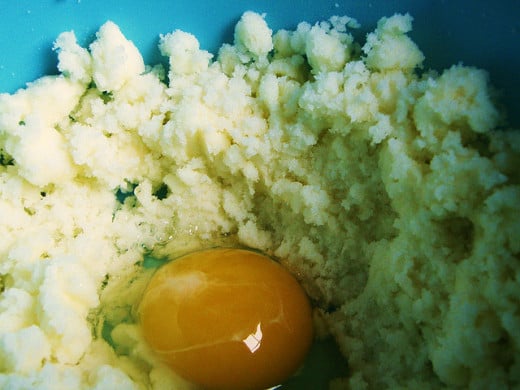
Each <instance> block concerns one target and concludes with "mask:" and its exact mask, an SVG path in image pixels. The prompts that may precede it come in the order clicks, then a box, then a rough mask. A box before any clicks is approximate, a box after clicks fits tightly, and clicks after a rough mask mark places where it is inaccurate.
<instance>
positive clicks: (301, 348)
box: [139, 248, 313, 389]
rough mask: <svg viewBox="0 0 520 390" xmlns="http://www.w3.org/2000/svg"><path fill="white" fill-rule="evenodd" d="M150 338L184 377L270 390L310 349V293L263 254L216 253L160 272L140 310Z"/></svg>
mask: <svg viewBox="0 0 520 390" xmlns="http://www.w3.org/2000/svg"><path fill="white" fill-rule="evenodd" d="M139 315H140V321H141V327H142V331H143V334H144V338H145V340H146V341H147V342H148V343H149V345H150V346H151V348H152V349H153V350H154V351H155V352H156V353H158V354H159V356H160V357H161V358H162V360H163V361H164V362H166V363H167V364H168V365H169V366H170V367H171V368H172V369H173V370H175V371H176V372H177V373H178V374H180V375H181V376H183V377H184V378H186V379H187V380H189V381H191V382H193V383H195V384H199V385H201V386H203V387H204V388H211V389H266V388H268V387H270V386H274V385H277V384H279V383H280V382H282V381H283V380H285V379H287V378H288V377H290V376H291V375H292V374H293V373H294V371H295V370H297V369H298V368H299V366H300V365H301V364H302V362H303V360H304V358H305V355H306V353H307V351H308V349H309V347H310V345H311V342H312V336H313V329H312V318H311V308H310V304H309V301H308V299H307V296H306V295H305V292H304V291H303V289H302V288H301V286H300V285H299V284H298V282H297V281H296V280H295V279H294V278H293V276H292V275H291V274H290V273H289V272H287V271H286V270H285V269H284V268H283V267H281V266H280V265H279V264H278V263H276V262H275V261H273V260H271V259H270V258H268V257H266V256H263V255H261V254H258V253H256V252H252V251H248V250H241V249H222V248H221V249H210V250H205V251H200V252H196V253H192V254H189V255H186V256H184V257H181V258H179V259H176V260H173V261H171V262H169V263H168V264H166V265H164V266H163V267H161V268H160V269H159V270H158V271H157V272H156V274H155V275H154V276H153V278H152V279H151V281H150V283H149V285H148V287H147V289H146V290H145V293H144V295H143V298H142V301H141V303H140V306H139Z"/></svg>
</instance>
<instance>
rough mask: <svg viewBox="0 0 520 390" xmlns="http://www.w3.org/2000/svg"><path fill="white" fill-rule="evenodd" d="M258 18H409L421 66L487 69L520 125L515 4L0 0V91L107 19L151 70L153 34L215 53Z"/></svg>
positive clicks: (33, 74)
mask: <svg viewBox="0 0 520 390" xmlns="http://www.w3.org/2000/svg"><path fill="white" fill-rule="evenodd" d="M249 9H251V10H255V11H257V12H265V13H266V14H267V21H268V22H269V24H270V26H271V27H272V28H273V29H275V30H276V29H279V28H292V27H295V26H296V24H297V23H298V22H299V21H302V20H306V21H308V22H311V23H313V22H316V21H319V20H324V19H327V18H329V17H330V16H332V15H336V14H338V15H344V14H347V15H349V16H352V17H355V18H357V19H358V20H359V21H360V22H361V23H362V24H363V28H362V29H361V31H360V35H361V38H362V37H363V35H364V33H366V32H367V31H368V30H370V29H372V28H373V27H374V26H375V23H376V21H377V20H378V19H379V18H380V17H382V16H385V15H391V14H393V13H395V12H409V13H410V14H412V16H414V18H415V23H414V31H413V32H412V37H413V38H414V40H415V41H416V42H417V43H418V44H419V46H420V48H421V49H422V50H423V51H424V53H425V55H426V57H427V59H428V60H427V62H426V66H427V67H433V68H435V69H443V68H445V67H448V66H450V65H452V64H454V63H458V62H463V63H464V64H467V65H473V66H478V67H482V68H485V69H488V70H489V72H490V74H491V79H492V80H493V82H494V84H495V85H496V86H497V87H498V88H499V89H500V90H501V92H502V101H503V102H504V103H505V104H506V106H507V107H508V109H509V111H510V113H513V112H516V113H517V114H516V115H514V116H513V120H514V122H515V124H517V125H520V121H519V118H520V114H518V111H520V110H519V108H520V107H519V102H520V77H519V76H520V70H519V69H520V39H519V37H520V35H519V34H520V1H518V0H496V1H489V0H472V1H468V0H451V1H448V0H402V1H396V0H366V1H365V0H321V1H310V0H277V1H271V0H256V1H254V0H242V1H241V0H235V1H229V0H227V1H223V0H213V1H203V0H190V1H179V0H155V1H137V0H136V1H133V0H131V1H125V0H52V1H51V0H17V1H6V0H0V92H14V91H15V90H16V89H18V88H20V87H23V86H24V85H25V83H26V82H28V81H32V80H34V79H36V78H37V77H39V76H42V75H44V74H49V73H55V72H56V70H55V69H56V56H55V53H53V52H52V44H53V41H54V40H55V38H56V36H57V35H58V34H59V33H60V32H62V31H65V30H74V31H75V32H76V35H77V36H78V39H79V41H80V42H81V43H83V44H87V43H88V42H90V41H91V40H92V38H93V36H94V33H95V31H96V30H97V29H98V28H99V26H100V25H101V24H102V23H104V22H105V21H107V20H112V21H114V22H116V23H117V24H119V25H120V27H121V29H122V30H123V33H124V34H125V35H126V36H127V37H128V38H130V39H131V40H133V41H134V42H135V44H136V45H137V46H138V47H139V49H140V50H141V52H142V53H143V54H144V57H145V60H146V61H147V62H148V63H157V62H158V61H159V60H160V55H159V53H158V50H157V42H158V37H159V34H161V33H163V34H165V33H168V32H171V31H173V30H175V29H182V30H185V31H188V32H191V33H193V34H194V35H196V36H197V37H198V38H199V40H200V42H201V46H202V47H203V48H204V49H207V50H210V51H212V52H215V51H216V50H217V49H218V47H219V46H220V45H221V44H222V43H223V42H230V41H231V40H232V32H233V27H234V24H235V23H236V21H237V20H238V18H239V17H240V15H241V13H242V12H243V11H245V10H249Z"/></svg>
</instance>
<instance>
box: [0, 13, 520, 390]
mask: <svg viewBox="0 0 520 390" xmlns="http://www.w3.org/2000/svg"><path fill="white" fill-rule="evenodd" d="M411 23H412V18H411V17H410V16H409V15H394V16H392V17H389V18H383V19H381V20H380V21H379V23H378V25H377V28H376V29H375V31H374V32H372V33H370V34H368V36H367V37H366V42H356V41H355V40H354V38H353V36H352V30H353V29H354V28H356V27H357V23H356V21H355V20H353V19H351V18H348V17H334V18H332V19H330V21H327V22H322V23H318V24H316V25H310V24H308V23H301V24H299V25H298V27H297V29H296V30H295V31H285V30H281V31H278V32H276V33H274V34H273V32H272V31H271V29H269V27H268V25H267V24H266V22H265V20H264V19H263V17H262V16H261V15H258V14H255V13H252V12H246V13H245V14H244V15H243V17H242V19H241V20H240V21H239V22H238V24H237V26H236V29H235V42H234V44H233V45H228V44H224V45H223V46H222V47H221V49H220V51H219V52H218V55H217V56H216V57H215V58H213V57H212V55H211V54H209V53H208V52H206V51H204V50H201V49H200V48H199V44H198V41H197V39H196V38H195V37H194V36H192V35H190V34H188V33H186V32H182V31H175V32H173V33H171V34H167V35H164V36H162V37H161V41H160V50H161V52H162V53H163V54H164V55H165V56H166V57H168V59H169V68H168V70H167V71H166V70H164V69H163V68H162V67H161V66H155V67H148V66H145V64H144V62H143V59H142V57H141V55H140V54H139V52H138V50H137V49H136V47H135V46H134V45H133V44H132V43H131V42H130V41H128V40H127V39H125V37H124V36H123V35H122V33H121V32H120V30H119V29H118V27H117V26H116V25H115V24H113V23H111V22H107V23H106V24H105V25H103V26H102V27H101V28H100V30H99V32H98V33H97V38H96V40H95V41H94V42H93V43H92V44H91V45H90V47H89V48H83V47H80V46H79V45H78V44H77V43H76V38H75V36H74V33H73V32H65V33H63V34H61V35H60V36H59V37H58V38H57V40H56V46H55V48H56V51H57V53H58V58H59V70H60V72H61V73H60V75H58V76H47V77H44V78H42V79H40V80H37V81H35V82H34V83H31V84H30V85H28V87H27V88H26V89H23V90H20V91H18V92H17V93H15V94H12V95H9V94H1V95H0V162H1V164H0V237H1V239H0V388H5V389H28V388H38V389H50V388H53V389H55V388H68V389H87V388H88V389H108V388H117V389H121V390H122V389H147V388H152V389H164V388H176V389H184V388H190V387H191V385H190V384H187V383H185V382H184V381H183V380H182V379H180V378H178V377H176V376H175V375H174V374H172V373H171V372H169V371H168V370H167V369H165V368H164V367H163V366H162V365H161V364H160V363H158V362H157V361H156V360H155V358H154V357H153V356H152V354H151V353H150V352H149V350H148V349H147V347H146V346H145V345H144V344H143V342H142V338H141V336H140V333H139V328H138V325H137V324H136V323H135V312H134V305H135V302H136V301H138V298H139V293H140V291H141V289H142V286H143V285H144V284H145V281H146V275H149V273H150V272H151V271H150V270H149V269H148V268H147V267H146V263H147V261H148V262H150V261H153V258H155V259H161V258H162V257H164V256H166V255H168V256H176V255H179V254H182V253H185V252H187V251H190V250H194V249H201V248H204V247H208V246H214V245H240V246H248V247H252V248H257V249H260V250H262V251H264V252H266V253H268V254H270V255H272V256H274V257H276V258H278V259H280V261H281V262H282V263H283V264H284V265H285V266H286V267H288V268H289V269H290V270H291V271H293V272H294V273H295V275H296V276H297V277H298V278H299V279H300V280H301V282H302V284H303V285H304V286H305V288H306V289H307V292H308V294H309V295H310V296H311V298H312V300H313V302H314V303H315V307H316V309H315V311H316V321H317V322H319V324H321V325H320V326H321V328H320V329H325V331H326V332H330V333H331V334H332V335H333V336H334V337H335V338H336V340H337V342H338V344H339V346H340V348H341V350H342V352H343V353H344V355H345V356H346V358H347V359H348V362H349V370H350V375H349V377H348V378H338V379H337V380H335V381H334V382H333V383H332V384H331V386H332V387H335V388H341V389H344V388H352V389H364V388H422V389H428V388H432V389H437V388H440V387H448V388H457V387H460V388H468V387H469V388H495V389H499V388H508V387H509V388H512V387H515V386H519V385H520V300H519V297H520V258H519V254H520V202H519V200H520V173H519V172H520V171H519V170H518V167H520V132H519V131H514V130H509V131H503V130H498V126H499V125H500V120H501V117H500V115H499V112H498V110H497V109H496V108H495V105H494V101H493V91H492V89H491V88H490V87H489V84H488V76H487V74H486V73H485V72H484V71H482V70H479V69H474V68H471V67H466V66H462V65H455V66H453V67H451V68H449V69H447V70H445V71H443V72H442V73H440V74H437V73H435V72H419V70H420V67H421V63H422V61H423V59H424V56H423V53H422V52H421V51H420V50H419V48H418V47H417V46H416V45H415V43H414V42H413V41H412V40H411V39H410V38H409V37H408V36H407V33H408V32H409V31H410V30H411V28H412V27H411ZM420 73H421V75H419V74H420ZM143 258H144V259H145V260H144V261H143ZM143 275H144V276H143Z"/></svg>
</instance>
